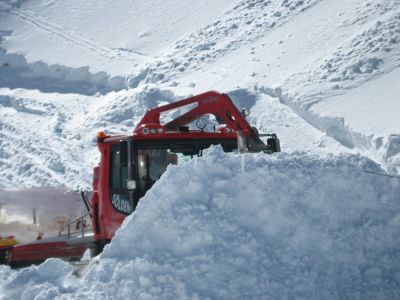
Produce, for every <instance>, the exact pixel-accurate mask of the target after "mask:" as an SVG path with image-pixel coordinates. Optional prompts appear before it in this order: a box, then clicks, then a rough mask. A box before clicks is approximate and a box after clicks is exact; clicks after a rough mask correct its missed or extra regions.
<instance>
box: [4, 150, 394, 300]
mask: <svg viewBox="0 0 400 300" xmlns="http://www.w3.org/2000/svg"><path fill="white" fill-rule="evenodd" d="M364 169H369V170H377V167H376V165H375V164H374V163H372V162H371V161H369V160H367V159H364V158H361V157H360V156H348V155H346V156H341V157H339V158H337V157H332V156H326V157H324V158H322V159H321V157H316V156H307V155H305V154H301V153H294V154H284V153H280V154H277V155H273V156H267V155H262V154H257V155H236V154H229V155H226V154H225V153H223V152H222V151H221V150H220V149H219V148H218V147H214V148H212V149H210V150H209V151H208V153H206V154H205V156H204V157H201V158H196V159H194V160H192V161H190V162H188V163H187V165H185V166H170V167H169V169H168V170H167V172H166V173H165V174H164V175H163V176H162V178H161V179H160V180H159V181H158V182H157V183H156V184H155V185H154V187H153V189H152V190H150V191H149V192H148V193H147V194H146V196H145V197H144V198H143V199H142V200H141V202H140V204H139V206H138V208H137V210H136V212H135V213H134V214H133V215H131V216H130V217H128V218H127V219H126V221H125V222H124V224H123V226H122V227H121V228H120V230H119V231H118V232H117V235H116V236H115V238H114V239H113V241H112V242H111V244H110V245H108V246H106V248H105V251H104V252H103V254H102V255H101V257H100V259H99V260H97V261H95V262H93V263H92V265H91V266H90V267H89V268H88V270H87V272H86V274H85V275H84V276H83V278H80V279H78V278H75V277H73V276H71V275H70V274H71V272H72V268H69V267H68V266H67V265H66V264H65V263H63V262H62V261H58V260H49V261H47V262H46V263H45V264H43V265H41V266H38V267H32V268H28V269H25V270H22V271H21V272H14V271H10V270H9V269H8V268H6V267H2V269H0V270H1V275H0V277H2V278H4V280H3V281H2V282H3V284H2V287H1V289H2V290H1V291H2V292H3V293H4V294H5V295H7V296H9V297H14V298H18V297H21V298H22V299H25V298H26V299H28V298H30V299H33V298H34V297H35V296H36V297H38V299H47V298H55V297H62V296H68V297H69V298H72V299H78V298H79V299H82V298H96V299H106V298H108V297H112V298H116V299H154V298H158V299H161V298H162V299H196V298H197V299H249V298H251V299H396V298H399V297H400V260H399V258H400V253H399V251H398V245H399V242H400V236H399V235H398V228H399V225H400V203H399V201H398V195H399V194H400V186H399V184H398V181H396V180H394V179H390V178H386V177H376V176H374V175H370V174H367V173H365V172H363V170H364ZM50 266H52V267H50ZM52 268H54V269H59V270H63V271H60V272H58V271H57V274H55V275H56V276H54V278H56V279H54V280H53V279H52V280H48V279H49V277H50V276H51V275H49V272H50V274H51V272H52V271H49V269H52ZM63 272H64V273H63ZM32 278H33V279H32ZM50 291H51V293H50Z"/></svg>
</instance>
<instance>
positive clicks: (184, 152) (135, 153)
mask: <svg viewBox="0 0 400 300" xmlns="http://www.w3.org/2000/svg"><path fill="white" fill-rule="evenodd" d="M129 143H130V144H129ZM215 144H221V145H222V148H223V149H224V150H225V151H226V152H231V151H233V150H234V149H236V147H237V142H236V140H232V139H224V140H222V139H221V140H220V139H218V140H217V139H212V140H211V139H192V140H188V139H185V140H178V139H176V140H164V141H162V140H161V141H160V140H152V141H133V140H130V141H121V142H119V143H115V144H112V145H110V172H109V192H110V201H111V203H112V205H113V207H114V209H115V210H117V211H119V212H121V213H124V214H130V213H131V212H133V211H134V210H135V208H136V205H137V203H138V201H139V199H140V198H142V197H143V196H144V195H145V194H146V192H147V191H148V190H149V189H150V188H151V187H152V186H153V184H154V183H155V182H156V181H157V180H158V179H160V177H161V176H162V174H164V172H165V171H166V170H167V167H168V165H170V164H174V165H176V164H181V163H182V162H185V161H189V160H190V159H191V158H192V157H194V156H201V155H202V153H203V150H204V149H206V148H209V147H210V146H211V145H215ZM128 149H129V150H128ZM128 181H135V182H136V188H135V189H134V190H128V186H127V182H128Z"/></svg>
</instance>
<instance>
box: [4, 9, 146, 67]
mask: <svg viewBox="0 0 400 300" xmlns="http://www.w3.org/2000/svg"><path fill="white" fill-rule="evenodd" d="M11 13H12V14H13V15H15V16H16V17H17V18H19V19H20V20H22V21H24V22H28V23H30V24H32V25H34V26H35V27H36V28H37V29H39V30H42V31H45V32H48V33H50V34H52V35H55V36H57V37H59V38H61V39H62V40H65V41H67V42H70V43H73V44H75V45H78V46H79V47H82V48H86V49H88V50H89V51H91V52H93V53H96V54H97V55H100V56H102V57H105V58H107V59H121V60H126V61H129V62H137V61H138V60H139V59H140V60H143V58H148V57H149V56H148V55H146V54H143V53H139V52H137V51H127V50H124V49H117V48H109V47H105V46H102V45H99V44H97V43H95V42H94V41H93V40H89V39H86V38H83V37H81V36H79V35H77V34H75V33H72V32H67V31H66V30H65V29H64V28H62V27H61V26H59V25H57V24H56V23H53V22H50V21H48V20H45V19H43V18H42V17H40V16H38V15H35V14H34V13H32V12H29V11H27V10H22V9H15V10H12V11H11Z"/></svg>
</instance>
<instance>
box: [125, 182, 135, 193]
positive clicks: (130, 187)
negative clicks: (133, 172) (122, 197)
mask: <svg viewBox="0 0 400 300" xmlns="http://www.w3.org/2000/svg"><path fill="white" fill-rule="evenodd" d="M126 187H127V188H128V190H130V191H132V190H134V189H136V181H135V180H128V181H127V182H126Z"/></svg>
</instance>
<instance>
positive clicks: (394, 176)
mask: <svg viewBox="0 0 400 300" xmlns="http://www.w3.org/2000/svg"><path fill="white" fill-rule="evenodd" d="M364 172H365V173H370V174H374V175H379V176H385V177H392V178H399V179H400V176H397V175H393V174H383V173H377V172H373V171H368V170H364Z"/></svg>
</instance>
